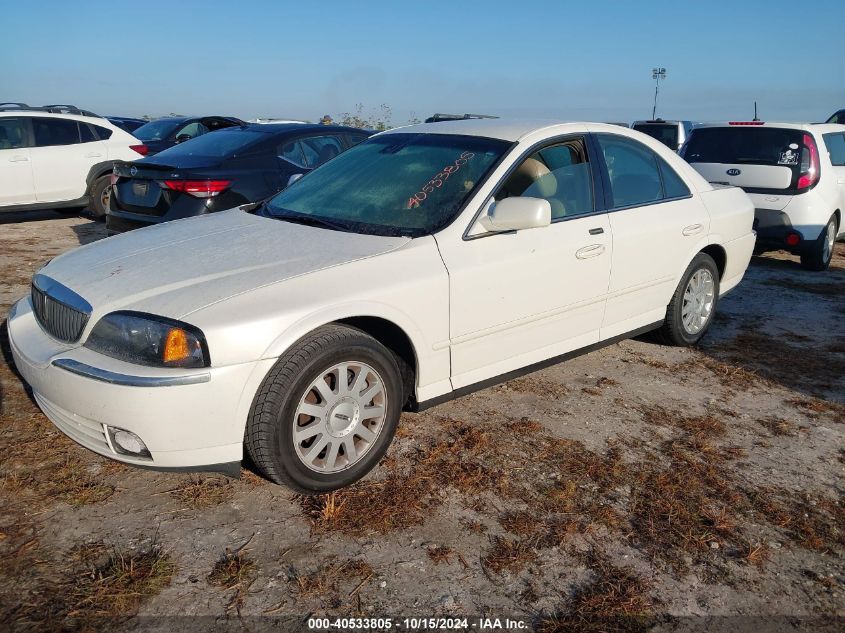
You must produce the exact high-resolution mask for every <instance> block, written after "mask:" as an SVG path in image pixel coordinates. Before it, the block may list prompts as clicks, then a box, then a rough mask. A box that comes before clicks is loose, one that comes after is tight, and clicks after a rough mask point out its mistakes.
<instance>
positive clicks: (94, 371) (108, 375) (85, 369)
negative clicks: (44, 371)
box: [53, 358, 211, 387]
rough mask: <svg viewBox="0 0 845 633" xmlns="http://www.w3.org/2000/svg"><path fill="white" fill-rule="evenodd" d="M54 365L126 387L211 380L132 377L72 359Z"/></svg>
mask: <svg viewBox="0 0 845 633" xmlns="http://www.w3.org/2000/svg"><path fill="white" fill-rule="evenodd" d="M53 365H55V366H56V367H59V368H60V369H64V370H65V371H69V372H70V373H72V374H77V375H79V376H85V377H86V378H92V379H94V380H99V381H101V382H107V383H109V384H112V385H123V386H125V387H178V386H182V385H196V384H199V383H203V382H209V381H210V380H211V373H210V372H203V373H199V374H188V375H183V376H130V375H128V374H119V373H117V372H113V371H108V370H106V369H99V368H97V367H92V366H91V365H86V364H85V363H80V362H79V361H77V360H73V359H72V358H57V359H56V360H54V361H53Z"/></svg>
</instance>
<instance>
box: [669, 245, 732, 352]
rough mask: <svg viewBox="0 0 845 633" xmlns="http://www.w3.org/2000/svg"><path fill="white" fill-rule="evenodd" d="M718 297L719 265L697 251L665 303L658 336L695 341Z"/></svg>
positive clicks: (679, 342)
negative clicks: (672, 293) (669, 298)
mask: <svg viewBox="0 0 845 633" xmlns="http://www.w3.org/2000/svg"><path fill="white" fill-rule="evenodd" d="M718 300H719V269H718V268H717V267H716V262H714V261H713V258H712V257H710V255H708V254H707V253H699V254H698V255H696V256H695V258H694V259H693V260H692V261H691V262H690V265H689V266H687V269H686V271H685V272H684V275H683V277H681V283H679V284H678V287H677V289H676V290H675V294H674V295H672V300H671V301H670V302H669V305H668V306H666V319H665V320H664V322H663V326H662V327H661V328H660V330H659V333H660V337H661V338H662V339H663V341H664V342H666V343H668V344H670V345H679V346H684V345H685V346H688V345H695V344H696V343H697V342H698V341H699V340H701V337H702V336H704V333H705V332H706V331H707V328H709V327H710V324H711V323H712V322H713V315H714V314H715V313H716V303H717V302H718Z"/></svg>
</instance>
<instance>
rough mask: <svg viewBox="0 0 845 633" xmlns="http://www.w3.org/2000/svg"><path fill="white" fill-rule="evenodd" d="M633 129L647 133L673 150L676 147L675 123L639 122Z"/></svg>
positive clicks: (676, 132) (676, 128)
mask: <svg viewBox="0 0 845 633" xmlns="http://www.w3.org/2000/svg"><path fill="white" fill-rule="evenodd" d="M634 129H635V130H636V131H637V132H642V133H643V134H648V135H649V136H650V137H651V138H655V139H657V140H658V141H660V142H661V143H663V144H664V145H666V146H668V147H671V148H672V149H674V150H677V149H678V126H677V125H675V124H665V123H664V124H660V123H658V124H654V123H639V124H637V125H635V126H634Z"/></svg>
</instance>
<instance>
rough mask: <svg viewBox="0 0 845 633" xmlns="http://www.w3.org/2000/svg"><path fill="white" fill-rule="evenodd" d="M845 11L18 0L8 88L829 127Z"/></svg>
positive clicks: (6, 44) (314, 110)
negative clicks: (660, 76) (654, 76)
mask: <svg viewBox="0 0 845 633" xmlns="http://www.w3.org/2000/svg"><path fill="white" fill-rule="evenodd" d="M841 9H842V6H841V3H840V2H836V1H832V0H814V2H811V3H808V4H802V3H799V2H797V1H795V0H793V1H791V2H781V1H777V0H775V1H770V2H756V1H755V2H743V1H742V0H737V1H735V2H723V1H721V0H713V1H709V2H695V3H694V2H678V1H677V0H676V1H675V2H664V1H660V2H657V1H654V2H649V1H646V0H641V1H638V2H609V1H605V0H590V1H581V2H566V1H559V2H552V1H548V2H544V1H541V0H535V1H534V2H531V3H519V2H513V1H512V0H510V1H508V2H498V1H496V0H492V1H491V0H488V1H487V2H476V1H473V0H464V1H453V2H443V1H439V2H431V1H430V0H429V1H428V2H410V1H406V2H400V1H395V2H386V1H379V2H363V1H361V2H334V1H331V0H324V1H323V2H304V1H302V0H300V1H299V2H282V1H278V2H270V1H267V2H249V1H247V0H242V1H241V2H233V1H232V0H229V1H228V2H217V1H216V0H209V1H207V2H178V1H176V2H173V1H171V2H158V1H149V0H146V1H143V2H114V1H113V0H111V1H109V2H81V3H69V2H54V1H46V2H42V1H39V2H13V3H11V4H8V5H7V6H6V7H5V10H4V11H3V14H4V22H5V24H6V27H5V28H4V29H3V31H4V35H3V37H2V38H0V99H2V100H10V101H25V102H28V103H30V104H43V103H54V102H63V103H66V102H70V103H75V104H77V105H79V106H81V107H85V108H88V109H91V110H94V111H96V112H100V113H103V114H113V115H125V116H133V115H143V114H151V115H161V114H167V113H169V112H181V113H186V114H188V113H196V114H230V115H234V116H240V117H242V118H251V117H255V116H275V117H294V118H305V119H311V120H316V119H318V118H319V117H320V116H321V115H323V114H326V113H328V114H331V115H333V116H335V117H337V115H338V114H339V113H341V112H348V111H352V110H354V108H355V105H356V104H357V103H362V104H363V105H364V109H365V113H366V112H370V111H372V112H375V111H376V109H377V108H378V107H379V106H380V104H387V105H388V106H390V108H391V109H392V111H393V117H392V122H393V123H394V124H397V125H398V124H401V123H404V122H405V121H407V120H408V118H409V117H410V116H412V115H416V116H419V117H425V116H427V115H429V114H430V113H432V112H435V111H437V112H479V113H488V114H499V115H504V116H529V117H533V116H537V117H547V116H553V117H559V118H562V119H569V120H571V119H582V120H605V121H625V122H630V121H632V120H634V119H637V118H649V117H650V115H651V107H652V99H653V94H654V82H653V81H652V80H651V68H652V67H654V66H656V65H660V66H664V67H666V68H667V69H668V78H667V80H666V81H665V83H663V84H661V92H660V97H659V102H658V116H663V117H664V118H684V119H692V120H700V121H704V120H718V119H735V118H750V117H751V115H752V113H753V101H754V100H755V99H756V100H757V102H758V108H759V112H760V116H761V118H763V119H767V120H821V119H824V118H826V117H827V116H828V115H829V114H831V113H832V112H833V111H834V110H838V109H840V108H843V107H845V69H843V61H845V38H843V37H842V20H843V14H842V10H841Z"/></svg>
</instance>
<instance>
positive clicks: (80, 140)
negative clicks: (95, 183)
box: [31, 117, 107, 202]
mask: <svg viewBox="0 0 845 633" xmlns="http://www.w3.org/2000/svg"><path fill="white" fill-rule="evenodd" d="M31 121H32V132H33V139H34V146H33V148H32V150H31V157H32V174H33V180H34V184H35V197H36V199H37V200H38V201H39V202H61V201H66V200H77V199H79V198H82V197H83V196H84V195H85V190H86V188H87V182H86V179H87V178H88V171H89V170H90V169H91V166H92V165H94V164H95V163H99V162H102V161H104V160H106V157H107V156H106V149H105V147H104V142H103V141H100V140H99V139H98V138H97V137H96V136H95V135H94V132H93V130H91V128H90V127H89V126H88V124H87V123H83V122H79V121H76V120H74V119H61V118H57V117H56V118H47V117H32V118H31Z"/></svg>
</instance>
